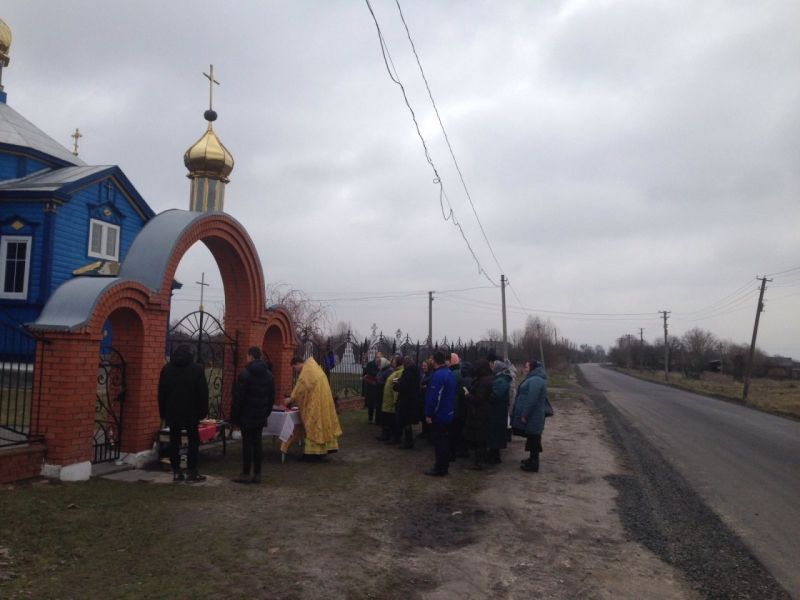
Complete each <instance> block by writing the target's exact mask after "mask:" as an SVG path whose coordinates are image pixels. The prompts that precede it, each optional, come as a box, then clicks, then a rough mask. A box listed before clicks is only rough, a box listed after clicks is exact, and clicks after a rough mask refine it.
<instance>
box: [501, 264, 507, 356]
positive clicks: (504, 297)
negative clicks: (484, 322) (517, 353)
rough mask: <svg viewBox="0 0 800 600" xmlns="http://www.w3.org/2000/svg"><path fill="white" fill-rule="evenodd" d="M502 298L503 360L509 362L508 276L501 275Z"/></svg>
mask: <svg viewBox="0 0 800 600" xmlns="http://www.w3.org/2000/svg"><path fill="white" fill-rule="evenodd" d="M500 296H501V298H502V301H503V360H504V361H506V362H508V329H507V328H506V276H505V275H500Z"/></svg>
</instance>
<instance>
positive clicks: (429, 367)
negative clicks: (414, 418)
mask: <svg viewBox="0 0 800 600" xmlns="http://www.w3.org/2000/svg"><path fill="white" fill-rule="evenodd" d="M420 366H421V378H420V382H419V393H420V398H421V399H422V401H421V402H420V413H419V420H420V422H421V423H422V431H420V432H419V433H418V434H417V437H418V438H420V439H423V440H430V426H429V425H428V422H427V421H426V420H425V394H427V392H428V382H429V381H430V380H431V376H432V375H433V370H434V367H433V359H432V358H430V357H428V358H426V359H425V360H423V361H422V364H421V365H420Z"/></svg>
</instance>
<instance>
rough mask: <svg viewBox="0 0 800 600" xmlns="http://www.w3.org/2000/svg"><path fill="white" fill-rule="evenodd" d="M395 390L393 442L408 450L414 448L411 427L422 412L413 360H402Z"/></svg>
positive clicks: (417, 420)
mask: <svg viewBox="0 0 800 600" xmlns="http://www.w3.org/2000/svg"><path fill="white" fill-rule="evenodd" d="M395 389H396V390H397V407H396V408H395V419H396V422H395V433H394V435H395V441H397V442H398V443H399V442H400V441H401V438H402V442H403V443H402V444H401V445H400V448H403V449H404V450H410V449H412V448H413V447H414V431H413V428H412V426H413V425H415V424H417V423H419V414H420V412H422V409H421V408H420V407H421V405H422V396H421V395H420V372H419V367H417V365H416V364H415V363H414V359H413V358H411V357H410V356H406V357H405V358H404V359H403V374H402V375H400V379H399V380H398V382H397V384H396V386H395Z"/></svg>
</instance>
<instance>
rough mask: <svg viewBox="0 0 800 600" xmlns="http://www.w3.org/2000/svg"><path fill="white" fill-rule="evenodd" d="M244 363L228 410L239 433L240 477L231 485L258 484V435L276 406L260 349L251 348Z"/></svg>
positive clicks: (269, 373) (273, 382) (260, 448)
mask: <svg viewBox="0 0 800 600" xmlns="http://www.w3.org/2000/svg"><path fill="white" fill-rule="evenodd" d="M247 360H248V363H247V366H246V367H245V368H244V369H243V370H242V372H241V373H239V378H238V379H237V380H236V397H235V398H234V401H233V409H232V410H231V420H232V421H233V423H234V424H235V425H238V426H239V427H240V428H241V430H242V474H241V475H239V477H237V478H236V479H234V481H236V482H237V483H261V456H262V446H261V435H262V431H263V429H264V426H265V425H266V424H267V418H268V417H269V414H270V413H271V412H272V405H273V404H274V403H275V380H274V378H273V377H272V373H271V372H270V370H269V368H268V367H267V364H266V363H265V362H264V361H263V360H261V350H260V349H259V348H257V347H256V346H253V347H252V348H250V349H249V350H248V351H247ZM251 465H252V467H253V476H252V477H251V476H250V467H251Z"/></svg>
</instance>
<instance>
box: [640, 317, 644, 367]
mask: <svg viewBox="0 0 800 600" xmlns="http://www.w3.org/2000/svg"><path fill="white" fill-rule="evenodd" d="M643 365H644V327H639V368H640V369H641V368H642V366H643Z"/></svg>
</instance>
